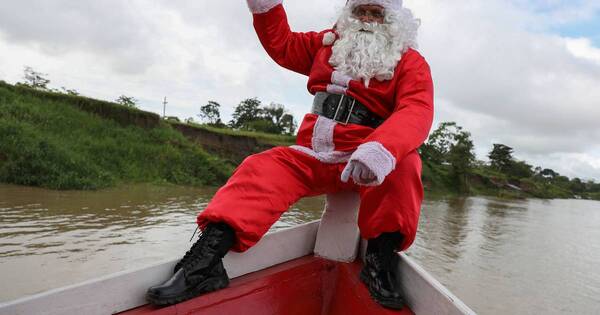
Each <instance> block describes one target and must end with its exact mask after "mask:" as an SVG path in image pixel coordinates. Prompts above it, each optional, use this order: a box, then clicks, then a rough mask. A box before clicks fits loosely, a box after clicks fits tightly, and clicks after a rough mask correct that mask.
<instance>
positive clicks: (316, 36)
mask: <svg viewBox="0 0 600 315" xmlns="http://www.w3.org/2000/svg"><path fill="white" fill-rule="evenodd" d="M254 29H255V30H256V34H257V35H258V38H259V39H260V42H261V44H262V45H263V47H264V48H265V50H266V51H267V53H268V54H269V56H271V58H273V60H274V61H275V62H277V64H279V65H280V66H282V67H284V68H287V69H289V70H292V71H295V72H298V73H301V74H304V75H309V73H310V69H311V67H312V63H313V59H314V57H315V54H316V53H317V51H318V50H319V48H321V46H322V45H323V43H322V42H323V33H317V32H307V33H298V32H292V31H291V30H290V26H289V24H288V20H287V15H286V13H285V10H284V9H283V5H281V4H279V5H277V6H275V7H274V8H272V9H271V10H269V11H268V12H266V13H261V14H254Z"/></svg>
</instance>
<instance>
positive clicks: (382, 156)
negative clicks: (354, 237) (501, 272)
mask: <svg viewBox="0 0 600 315" xmlns="http://www.w3.org/2000/svg"><path fill="white" fill-rule="evenodd" d="M380 1H383V2H385V1H386V0H380ZM371 2H372V1H371ZM250 3H251V2H250V1H249V4H250ZM257 3H258V5H254V7H253V5H252V4H250V8H251V10H252V12H253V13H254V14H253V17H254V27H255V29H256V33H257V34H258V37H259V39H260V42H261V43H262V45H263V47H264V48H265V50H266V51H267V53H268V54H269V56H271V58H273V60H275V62H277V63H278V64H279V65H281V66H283V67H285V68H287V69H290V70H292V71H295V72H298V73H301V74H304V75H307V76H308V91H309V92H310V93H311V94H315V93H317V92H325V91H327V92H331V93H338V94H345V95H348V96H351V97H353V98H355V99H356V100H358V101H359V102H361V103H362V104H364V105H365V106H366V107H367V108H368V109H369V110H371V111H372V112H373V113H375V114H377V115H378V116H380V117H382V118H385V121H384V122H383V124H381V125H380V126H379V127H377V128H376V129H374V128H371V127H367V126H363V125H358V124H343V123H338V122H336V121H333V120H331V119H329V118H325V117H323V116H319V115H317V114H313V113H309V114H307V115H306V116H305V117H304V119H303V121H302V124H301V126H300V128H299V131H298V136H297V143H296V145H294V146H291V147H277V148H274V149H271V150H268V151H265V152H262V153H259V154H255V155H252V156H250V157H248V158H247V159H245V160H244V161H243V162H242V164H240V165H239V167H238V168H237V169H236V170H235V171H234V173H233V175H232V176H231V178H230V179H229V181H228V182H227V183H226V184H225V185H224V186H223V187H222V188H221V189H219V191H218V192H217V193H216V194H215V196H214V197H213V199H212V200H211V202H210V203H209V204H208V206H207V208H206V209H205V210H204V211H203V212H201V213H200V214H199V216H198V220H197V222H198V224H199V226H200V227H201V228H203V227H205V226H206V225H207V224H208V223H209V222H226V223H227V224H229V225H230V226H231V227H232V228H234V229H235V231H236V237H237V240H236V244H235V245H234V247H233V250H235V251H245V250H246V249H248V248H249V247H251V246H253V245H254V244H256V242H258V241H259V240H260V238H261V237H262V236H263V235H264V234H265V233H266V232H267V231H268V229H269V227H270V226H271V225H272V224H274V223H275V222H276V221H277V220H278V219H279V217H280V216H281V214H282V213H283V212H284V211H286V210H287V209H288V208H289V207H290V206H291V205H292V204H293V203H295V202H296V201H297V200H299V199H300V198H302V197H305V196H314V195H319V194H326V193H335V192H339V191H342V190H354V191H356V192H358V193H359V194H360V197H361V204H360V209H359V216H358V225H359V228H360V231H361V236H362V237H363V238H365V239H371V238H374V237H377V236H378V235H379V234H381V233H384V232H401V233H402V234H403V235H404V236H405V238H404V241H403V243H402V244H401V248H399V249H406V248H408V247H409V246H410V245H411V244H412V242H413V241H414V238H415V235H416V229H417V224H418V219H419V214H420V207H421V201H422V199H423V187H422V183H421V160H420V157H419V155H418V153H417V151H416V149H417V148H418V147H419V146H420V145H421V144H422V143H423V142H424V141H425V139H426V137H427V135H428V133H429V130H430V128H431V123H432V119H433V83H432V79H431V74H430V69H429V66H428V64H427V63H426V61H425V60H424V58H423V57H422V56H421V55H420V54H419V53H418V52H417V51H415V50H413V49H408V50H406V51H405V52H404V53H403V54H402V56H401V58H400V60H399V61H398V64H397V66H396V68H395V70H394V74H393V77H392V78H391V79H390V80H384V81H379V80H375V79H373V80H371V81H370V83H369V85H368V87H367V86H366V85H365V83H364V82H362V81H358V80H350V79H349V78H348V76H346V75H344V74H342V73H340V72H338V71H336V70H335V69H334V67H332V66H331V65H330V63H329V59H330V57H331V55H332V44H333V43H334V41H335V40H336V36H335V35H334V33H333V32H332V30H325V31H322V32H307V33H297V32H292V31H291V30H290V27H289V25H288V21H287V17H286V13H285V11H284V8H283V6H282V4H281V0H262V1H258V2H257ZM353 161H354V162H356V161H358V162H361V163H362V164H364V165H366V166H367V167H368V168H369V169H370V170H371V171H372V173H373V174H374V175H375V176H376V180H375V181H374V182H373V183H371V184H369V185H358V184H356V183H355V182H354V181H353V180H350V181H348V182H343V181H342V180H341V178H340V176H341V174H342V171H343V170H344V168H345V167H346V166H347V164H348V163H350V162H353Z"/></svg>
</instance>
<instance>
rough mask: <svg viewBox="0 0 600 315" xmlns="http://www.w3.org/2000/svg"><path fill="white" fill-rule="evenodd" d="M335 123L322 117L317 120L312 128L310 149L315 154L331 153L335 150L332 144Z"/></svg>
mask: <svg viewBox="0 0 600 315" xmlns="http://www.w3.org/2000/svg"><path fill="white" fill-rule="evenodd" d="M335 125H336V122H335V121H333V120H331V119H329V118H327V117H323V116H319V117H318V118H317V122H316V123H315V127H314V128H313V136H312V147H313V150H315V151H316V152H332V151H333V150H334V149H335V144H334V143H333V130H334V129H335Z"/></svg>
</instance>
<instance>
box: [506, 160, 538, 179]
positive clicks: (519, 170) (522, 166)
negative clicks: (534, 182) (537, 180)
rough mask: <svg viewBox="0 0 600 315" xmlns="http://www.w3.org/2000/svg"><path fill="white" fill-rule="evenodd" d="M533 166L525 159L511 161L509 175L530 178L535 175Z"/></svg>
mask: <svg viewBox="0 0 600 315" xmlns="http://www.w3.org/2000/svg"><path fill="white" fill-rule="evenodd" d="M532 168H533V166H531V165H529V164H528V163H527V162H525V161H514V160H513V161H511V163H510V167H509V169H508V175H510V176H512V177H514V178H530V177H533V174H534V172H533V170H532Z"/></svg>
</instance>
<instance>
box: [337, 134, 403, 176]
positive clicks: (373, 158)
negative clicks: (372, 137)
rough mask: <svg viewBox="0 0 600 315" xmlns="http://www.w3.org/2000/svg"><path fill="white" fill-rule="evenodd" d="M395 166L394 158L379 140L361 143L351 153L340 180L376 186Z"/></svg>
mask: <svg viewBox="0 0 600 315" xmlns="http://www.w3.org/2000/svg"><path fill="white" fill-rule="evenodd" d="M395 167H396V158H395V157H394V156H393V155H392V154H391V153H390V152H389V151H388V150H387V149H386V148H385V147H384V146H383V145H382V144H381V143H379V142H374V141H373V142H367V143H363V144H361V145H359V146H358V148H356V151H354V153H352V155H351V156H350V159H349V160H348V164H347V165H346V167H345V168H344V170H343V171H342V176H341V180H342V182H344V183H346V182H348V179H350V177H351V176H352V180H354V182H355V183H356V184H358V185H363V186H378V185H381V183H383V180H384V179H385V177H386V176H388V174H390V173H391V172H392V171H393V170H394V168H395Z"/></svg>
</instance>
